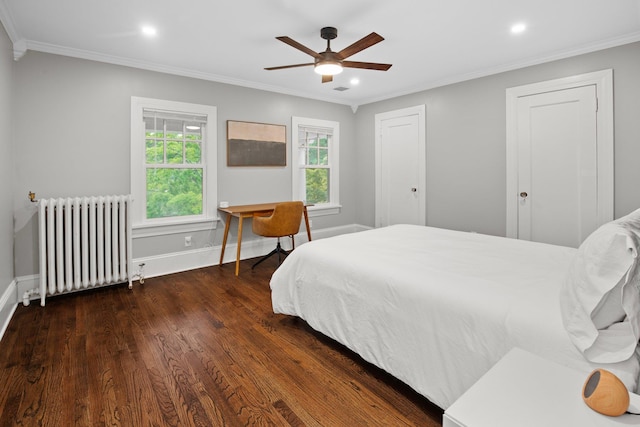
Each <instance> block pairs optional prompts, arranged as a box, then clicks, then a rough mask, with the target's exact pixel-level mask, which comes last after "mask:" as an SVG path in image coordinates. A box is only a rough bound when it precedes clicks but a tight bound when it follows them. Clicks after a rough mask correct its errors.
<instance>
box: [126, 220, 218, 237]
mask: <svg viewBox="0 0 640 427" xmlns="http://www.w3.org/2000/svg"><path fill="white" fill-rule="evenodd" d="M218 221H220V218H217V217H216V218H203V219H191V220H184V221H173V222H170V223H156V224H153V223H151V224H149V223H147V224H134V225H133V227H132V229H133V236H132V237H133V238H134V239H138V238H142V237H154V236H166V235H168V234H180V233H192V232H196V231H208V230H213V229H215V228H216V227H217V226H218Z"/></svg>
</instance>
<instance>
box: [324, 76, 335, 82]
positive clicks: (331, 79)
mask: <svg viewBox="0 0 640 427" xmlns="http://www.w3.org/2000/svg"><path fill="white" fill-rule="evenodd" d="M332 81H333V76H322V83H329V82H332Z"/></svg>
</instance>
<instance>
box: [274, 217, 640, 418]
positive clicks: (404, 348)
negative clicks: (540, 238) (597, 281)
mask: <svg viewBox="0 0 640 427" xmlns="http://www.w3.org/2000/svg"><path fill="white" fill-rule="evenodd" d="M575 253H576V249H574V248H568V247H561V246H553V245H547V244H542V243H535V242H528V241H522V240H516V239H508V238H502V237H496V236H488V235H482V234H475V233H466V232H458V231H452V230H445V229H438V228H433V227H423V226H413V225H394V226H389V227H384V228H379V229H373V230H368V231H363V232H359V233H353V234H347V235H341V236H336V237H332V238H328V239H321V240H315V241H313V242H309V243H306V244H304V245H301V246H300V247H298V248H297V249H296V250H295V251H293V252H292V253H291V255H289V257H287V259H286V260H285V261H284V262H283V264H282V265H281V266H280V267H279V268H278V270H276V272H275V273H274V275H273V277H272V279H271V283H270V286H271V290H272V304H273V310H274V312H276V313H282V314H287V315H293V316H298V317H300V318H302V319H304V320H305V321H306V322H307V323H308V324H309V325H310V326H311V327H312V328H314V329H315V330H317V331H319V332H321V333H323V334H325V335H327V336H329V337H331V338H333V339H335V340H336V341H338V342H340V343H342V344H344V345H345V346H347V347H348V348H350V349H351V350H353V351H355V352H356V353H358V354H359V355H360V356H362V357H363V358H364V359H365V360H367V361H368V362H370V363H373V364H374V365H376V366H378V367H380V368H382V369H384V370H385V371H387V372H389V373H390V374H392V375H394V376H395V377H397V378H399V379H400V380H402V381H403V382H405V383H406V384H408V385H409V386H411V387H412V388H414V389H415V390H416V391H417V392H419V393H420V394H422V395H424V396H425V397H427V398H428V399H429V400H431V401H432V402H433V403H435V404H437V405H438V406H440V407H441V408H443V409H446V408H448V407H449V406H450V405H451V404H452V403H453V402H454V401H455V400H456V399H457V398H458V397H459V396H461V395H462V393H464V392H465V391H466V390H467V389H468V388H469V387H471V385H473V384H474V383H475V382H476V381H477V380H478V379H479V378H480V377H481V376H482V375H483V374H484V373H486V372H487V371H488V370H489V369H490V368H491V367H492V366H493V365H494V364H495V363H496V362H497V361H498V360H499V359H500V358H501V357H502V356H504V355H505V354H506V353H507V352H508V351H509V350H510V349H511V348H513V347H520V348H522V349H525V350H528V351H530V352H532V353H534V354H538V355H540V356H542V357H545V358H547V359H550V360H553V361H556V362H558V363H560V364H563V365H565V366H568V367H571V368H573V369H577V370H579V371H584V372H585V378H586V375H587V374H588V373H589V372H590V371H591V370H592V369H594V368H595V367H605V368H607V369H609V370H611V371H613V372H614V373H616V374H617V375H618V376H620V378H621V379H622V380H623V381H624V382H625V384H627V385H628V387H633V388H634V389H635V385H636V382H637V378H638V360H637V358H632V359H630V360H628V361H625V362H622V363H617V364H609V365H604V366H603V365H597V366H596V365H594V364H591V363H589V362H588V361H586V360H585V359H584V357H583V356H582V354H581V353H580V352H579V351H578V350H577V349H576V348H575V347H574V346H573V344H572V342H571V341H570V339H569V337H568V335H567V333H566V331H565V329H564V327H563V323H562V319H561V314H560V307H559V298H558V294H559V290H560V288H561V284H562V281H563V280H564V279H565V276H566V272H567V270H568V268H569V265H570V263H571V260H572V259H573V257H574V255H575ZM524 368H526V367H523V369H524Z"/></svg>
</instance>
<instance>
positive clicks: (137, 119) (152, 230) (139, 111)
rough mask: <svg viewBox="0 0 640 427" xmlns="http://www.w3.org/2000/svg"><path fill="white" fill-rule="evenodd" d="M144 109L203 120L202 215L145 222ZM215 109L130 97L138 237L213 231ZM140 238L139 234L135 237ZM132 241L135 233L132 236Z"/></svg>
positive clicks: (215, 156) (215, 147)
mask: <svg viewBox="0 0 640 427" xmlns="http://www.w3.org/2000/svg"><path fill="white" fill-rule="evenodd" d="M145 109H150V110H159V111H167V112H175V113H178V114H194V115H199V116H206V118H207V120H206V121H207V125H206V139H205V141H204V143H203V146H202V157H203V168H204V170H203V174H202V175H203V177H202V179H203V195H202V196H203V197H202V209H203V210H202V215H192V216H188V217H182V218H180V217H171V218H153V219H147V218H146V206H147V191H146V168H145V161H146V156H145V128H144V120H143V114H144V110H145ZM217 124H218V120H217V108H216V107H214V106H211V105H202V104H191V103H186V102H176V101H167V100H162V99H153V98H141V97H137V96H132V97H131V164H130V167H131V195H132V196H133V200H134V201H133V209H132V220H133V228H134V229H145V230H144V231H143V232H142V234H141V235H144V236H150V235H162V234H169V233H179V232H182V231H185V230H188V231H198V230H207V229H211V228H215V227H216V224H217V210H216V206H217V204H218V202H217V198H218V182H217V181H218V178H217V176H218V173H217V167H218V162H217V151H218V150H217V147H218V144H217V139H218V131H217ZM138 234H140V232H139V233H138ZM134 237H135V233H134Z"/></svg>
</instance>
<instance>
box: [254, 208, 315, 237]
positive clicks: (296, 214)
mask: <svg viewBox="0 0 640 427" xmlns="http://www.w3.org/2000/svg"><path fill="white" fill-rule="evenodd" d="M303 209H304V204H303V203H302V202H299V201H298V202H281V203H278V204H276V206H275V208H274V209H273V213H272V214H271V216H265V217H260V216H256V217H253V224H252V228H253V232H254V233H255V234H258V235H260V236H265V237H283V236H292V235H294V234H296V233H297V232H298V231H299V230H300V222H301V221H302V211H303Z"/></svg>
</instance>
